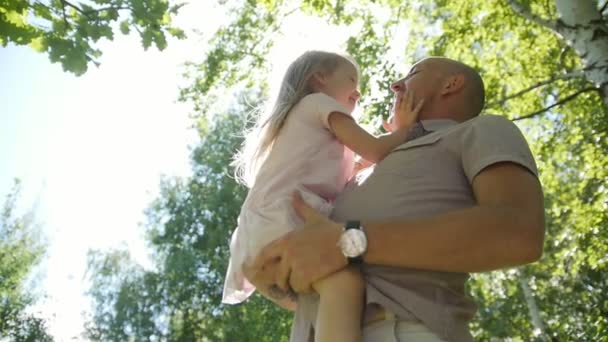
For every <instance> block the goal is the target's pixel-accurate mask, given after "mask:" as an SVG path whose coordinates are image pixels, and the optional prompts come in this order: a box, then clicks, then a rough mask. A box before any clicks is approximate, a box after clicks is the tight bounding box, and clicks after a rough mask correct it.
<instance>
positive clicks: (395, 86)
mask: <svg viewBox="0 0 608 342" xmlns="http://www.w3.org/2000/svg"><path fill="white" fill-rule="evenodd" d="M404 89H405V84H404V83H403V80H399V81H397V82H394V83H393V84H391V90H392V91H393V92H395V93H398V92H400V91H403V90H404Z"/></svg>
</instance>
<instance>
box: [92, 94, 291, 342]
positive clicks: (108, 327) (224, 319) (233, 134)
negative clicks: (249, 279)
mask: <svg viewBox="0 0 608 342" xmlns="http://www.w3.org/2000/svg"><path fill="white" fill-rule="evenodd" d="M247 110H248V109H247V107H246V106H244V105H239V106H236V107H235V108H233V109H231V110H230V111H229V112H228V113H216V114H215V115H214V116H213V119H211V120H210V121H208V123H207V121H206V120H205V121H202V122H200V124H199V129H200V132H201V137H202V141H201V142H200V144H199V145H198V146H197V147H196V148H195V149H194V150H193V151H192V171H193V175H192V177H189V178H186V179H180V178H165V179H163V180H162V182H161V189H160V196H159V197H158V199H156V200H155V201H154V203H153V204H152V205H151V206H150V208H149V209H148V210H147V217H148V222H147V226H146V227H147V228H146V229H147V242H148V244H149V247H150V250H151V251H152V253H153V260H154V262H155V269H154V270H144V269H142V268H141V267H139V266H137V265H135V264H134V263H133V262H132V261H130V259H129V256H128V253H125V252H121V251H114V252H111V253H101V252H92V253H91V254H90V256H89V274H90V277H91V282H92V283H91V290H90V295H91V297H92V298H93V303H94V311H93V314H92V317H91V320H90V322H89V324H88V326H87V329H86V330H87V337H88V338H90V339H91V340H94V341H124V340H128V339H129V338H134V339H135V340H168V341H268V342H271V341H272V342H274V341H285V340H286V339H287V336H288V329H289V326H290V316H289V314H287V312H286V311H284V310H282V309H279V308H277V307H275V306H274V305H273V304H270V302H268V301H266V300H265V299H262V298H261V297H259V296H258V295H254V297H253V298H251V299H249V300H248V301H247V304H246V305H235V306H232V305H222V304H221V303H220V300H221V294H222V284H223V279H224V274H225V272H226V268H227V256H228V244H229V239H230V232H231V231H232V230H233V229H234V227H235V226H236V217H237V215H238V213H239V210H240V205H241V203H242V202H243V200H244V195H245V191H244V188H243V187H242V186H240V185H238V184H237V183H236V182H235V180H234V179H233V178H232V177H231V173H232V170H231V169H230V167H229V163H230V160H231V158H232V156H233V154H234V151H235V149H236V148H237V146H238V145H239V144H240V142H241V138H240V137H239V132H241V131H242V129H243V120H242V118H243V115H242V114H241V113H243V112H245V111H247ZM268 327H272V329H268Z"/></svg>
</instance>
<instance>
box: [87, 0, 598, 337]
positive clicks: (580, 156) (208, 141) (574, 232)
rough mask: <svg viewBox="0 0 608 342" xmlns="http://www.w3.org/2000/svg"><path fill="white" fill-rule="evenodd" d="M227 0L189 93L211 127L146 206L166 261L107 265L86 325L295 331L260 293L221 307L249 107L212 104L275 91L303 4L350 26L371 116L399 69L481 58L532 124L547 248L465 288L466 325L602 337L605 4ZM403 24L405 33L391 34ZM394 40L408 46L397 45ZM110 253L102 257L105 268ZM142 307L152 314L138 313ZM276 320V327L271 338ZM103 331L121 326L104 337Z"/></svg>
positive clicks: (493, 92) (504, 333) (238, 332)
mask: <svg viewBox="0 0 608 342" xmlns="http://www.w3.org/2000/svg"><path fill="white" fill-rule="evenodd" d="M220 3H221V4H222V5H223V6H225V7H226V8H227V10H228V11H229V13H230V14H229V15H230V19H231V20H229V21H227V22H226V24H225V25H224V26H223V27H222V28H220V29H219V30H218V31H217V32H216V34H215V35H214V36H213V37H211V39H210V40H209V49H208V53H207V54H206V55H205V56H204V58H203V60H202V61H199V62H190V63H189V69H188V71H187V73H186V78H187V79H189V80H190V83H189V85H188V86H186V87H184V88H183V89H182V90H181V99H182V100H183V101H187V102H189V103H191V104H192V105H193V107H194V109H195V115H194V119H195V120H196V122H195V124H196V125H197V127H198V128H199V130H200V132H201V136H202V142H201V144H200V145H199V146H198V147H197V148H196V149H195V150H194V151H193V154H192V161H193V172H194V175H193V176H192V178H188V179H165V180H164V181H163V184H162V185H161V190H162V192H161V193H162V194H161V196H160V197H159V199H158V200H157V201H156V202H155V203H154V205H153V206H152V208H151V209H150V210H149V212H148V217H149V226H148V231H149V237H148V241H149V243H150V246H151V248H152V250H153V251H154V255H155V260H156V261H157V263H158V265H157V268H158V269H157V270H156V271H154V273H150V271H144V270H139V271H137V269H136V268H135V271H128V270H131V269H130V268H127V271H125V270H124V269H120V267H127V266H124V265H122V264H120V263H119V265H122V266H120V267H118V266H116V267H114V269H115V270H116V271H108V272H106V273H104V272H98V273H94V274H93V275H92V276H93V277H96V276H99V277H100V278H99V279H98V280H99V281H100V282H97V283H94V284H97V285H99V286H97V287H95V286H94V288H96V289H97V290H99V292H98V294H95V293H94V298H95V301H96V310H98V311H96V313H95V315H94V317H93V318H94V319H93V323H92V324H93V326H94V327H96V328H97V329H100V330H98V331H100V334H99V335H98V336H101V337H99V339H101V338H102V337H104V336H105V337H106V338H107V339H110V340H112V338H108V336H120V337H124V336H136V335H135V334H134V331H142V330H137V329H142V327H152V326H154V327H156V328H154V329H156V330H155V331H157V332H156V333H155V334H156V335H155V336H163V338H166V339H170V340H171V339H180V338H182V339H187V338H194V339H196V338H202V339H203V340H204V339H209V340H214V341H215V340H223V341H232V340H264V339H265V338H266V339H270V340H272V339H273V338H274V339H275V340H280V339H284V338H285V337H286V333H287V324H288V318H287V317H286V316H282V315H281V313H280V312H278V311H273V310H276V309H275V308H272V306H269V305H268V303H265V302H261V301H259V302H258V301H257V300H259V298H255V299H254V301H252V302H251V303H250V304H247V305H245V306H237V307H225V306H222V305H220V303H219V297H220V289H221V280H222V277H223V274H224V273H223V272H224V271H225V267H226V258H227V253H226V252H227V251H226V246H227V231H226V230H227V227H233V226H234V224H235V222H234V220H235V218H236V216H237V210H238V207H239V205H240V203H241V202H242V200H243V189H242V188H240V187H238V186H237V185H236V183H234V181H233V180H232V179H231V178H229V176H228V175H229V174H230V173H231V171H230V169H229V167H228V164H229V160H230V156H231V155H232V153H233V152H234V151H235V150H236V146H237V145H238V142H239V141H240V140H239V139H238V138H237V137H235V136H234V132H238V131H239V130H241V129H242V124H240V122H242V120H243V118H245V117H246V115H245V114H244V113H246V112H247V111H246V110H245V109H243V107H242V105H240V107H239V106H237V109H238V110H233V111H231V112H230V115H228V114H225V115H222V114H218V113H217V111H216V110H214V106H215V104H216V103H217V101H216V100H217V99H220V98H224V97H225V96H227V95H226V94H237V93H239V91H242V90H243V89H247V90H248V91H251V92H253V93H254V94H259V95H257V96H254V98H256V100H263V99H264V98H265V97H266V96H267V89H268V84H267V80H265V79H264V78H263V77H264V75H267V74H268V71H269V70H270V64H271V62H272V61H269V60H268V56H269V55H270V53H269V52H270V51H271V50H272V48H273V44H274V42H275V40H276V39H277V37H278V36H279V35H280V34H281V32H282V28H283V27H284V25H285V23H286V22H288V21H289V19H290V17H291V16H293V15H295V14H298V15H301V14H302V13H304V14H306V15H308V16H310V17H320V18H323V19H325V20H327V21H328V22H330V23H331V24H332V25H335V26H346V27H349V28H350V32H351V35H350V37H346V38H345V40H344V45H343V47H344V49H345V50H346V51H347V52H348V53H350V54H351V55H353V56H354V58H355V59H356V60H357V62H358V63H359V64H360V66H361V70H362V75H363V77H362V84H361V91H362V93H363V101H362V107H364V108H365V109H366V114H367V116H366V117H364V121H369V122H374V121H375V120H377V119H378V118H381V117H384V116H386V115H387V113H386V110H385V108H386V105H387V103H389V101H390V94H389V92H388V91H385V89H386V85H387V84H390V81H391V80H393V79H395V78H397V77H398V76H399V75H398V73H397V72H396V71H395V70H398V69H399V68H398V66H400V65H403V64H411V63H413V62H415V61H416V60H418V59H420V58H421V57H423V56H427V55H443V56H447V57H451V58H454V59H458V60H461V61H463V62H465V63H468V64H470V65H472V66H474V67H476V68H477V69H479V70H480V72H481V74H482V77H483V78H484V80H485V83H486V90H487V105H486V108H485V112H486V113H493V114H497V115H502V116H505V117H507V118H509V119H511V120H514V121H515V122H516V123H517V124H518V125H519V126H520V128H521V129H522V131H523V132H524V134H525V135H526V136H527V138H528V141H529V142H530V144H531V148H532V150H533V152H534V154H535V155H536V158H537V163H538V166H539V169H540V175H541V176H540V177H541V181H542V183H543V186H544V190H545V197H546V203H545V207H546V212H547V238H546V243H545V255H544V257H543V259H542V260H541V261H540V262H537V263H535V264H532V265H529V266H526V267H521V268H517V269H509V270H504V271H496V272H490V273H482V274H477V275H475V276H474V279H473V280H472V281H471V282H470V283H469V289H470V293H471V294H472V295H473V296H474V298H475V299H476V301H477V302H478V303H479V306H480V310H479V313H478V315H477V318H476V320H475V321H474V322H473V325H472V329H473V333H474V335H475V337H476V339H477V340H480V341H488V340H490V339H492V338H499V339H509V338H511V339H519V340H524V341H534V340H541V341H542V340H558V341H561V340H601V339H602V338H604V336H607V335H608V304H607V303H608V280H607V279H606V277H605V276H604V275H605V274H606V273H607V268H608V258H607V257H606V256H607V255H608V243H607V242H606V241H608V229H607V228H608V210H607V208H608V188H607V187H606V182H605V181H606V179H608V153H607V152H608V139H606V137H607V135H608V120H607V119H608V117H607V116H608V109H607V103H606V85H607V84H608V83H606V79H605V77H606V75H607V74H608V72H607V67H608V54H606V52H605V51H606V50H605V44H606V39H607V38H606V37H607V36H606V32H608V31H607V30H606V25H607V24H606V21H607V18H606V17H607V14H608V12H607V11H606V8H607V6H608V5H606V1H605V0H601V1H593V0H578V1H576V0H555V1H549V0H543V1H540V0H537V1H531V0H509V1H498V0H470V1H467V2H462V1H460V2H456V1H447V0H419V1H411V2H407V1H396V0H375V1H369V0H358V1H355V0H352V1H346V0H334V1H332V0H303V1H301V2H298V3H294V2H292V1H285V0H259V1H255V0H242V1H231V2H225V1H220ZM378 13H380V14H384V15H377V14H378ZM403 30H407V33H408V40H407V42H404V41H395V39H394V38H395V37H396V35H397V33H399V32H401V31H403ZM395 51H396V52H398V54H397V55H399V57H393V56H394V55H395V54H394V53H389V52H395ZM252 70H255V71H256V72H252ZM252 102H254V103H257V101H252ZM207 124H209V125H210V126H209V127H210V128H208V126H207ZM228 229H230V228H228ZM123 259H124V258H123ZM101 260H104V259H103V258H102V259H97V261H96V262H93V264H94V265H102V264H101ZM127 265H128V264H127ZM93 270H95V268H93ZM97 270H99V268H97ZM129 272H130V273H131V274H130V275H129V277H127V273H129ZM146 275H148V278H146ZM113 277H114V278H113ZM121 277H122V278H121ZM112 279H116V282H115V283H113V282H110V280H112ZM121 279H123V280H121ZM104 282H105V283H104ZM121 284H122V285H121ZM125 284H126V285H125ZM124 286H126V287H124ZM129 298H130V299H129ZM127 299H128V300H127ZM154 305H157V306H154ZM149 312H152V313H149ZM274 315H277V316H274ZM201 316H203V318H201ZM271 317H272V318H273V319H275V318H276V322H280V323H274V322H273V321H272V320H270V318H271ZM277 317H279V318H277ZM144 319H145V320H146V322H148V323H145V324H143V323H141V322H140V321H138V320H144ZM267 322H273V323H270V324H271V325H272V326H273V327H278V330H272V331H267V332H266V333H267V334H264V333H265V332H264V331H262V330H261V329H264V328H265V327H266V326H267ZM245 327H246V328H251V329H252V332H250V331H248V330H246V328H245ZM104 329H105V330H104ZM108 329H119V330H120V331H122V332H121V333H123V334H126V335H109V330H108ZM150 329H152V328H150ZM119 330H116V331H119ZM149 331H151V330H149ZM248 333H250V335H247V336H245V335H242V334H248ZM104 334H106V335H104ZM146 334H148V335H144V336H152V335H150V334H151V333H150V334H149V333H146ZM159 334H162V335H159ZM270 334H276V335H270ZM138 337H139V336H138ZM142 339H143V338H142Z"/></svg>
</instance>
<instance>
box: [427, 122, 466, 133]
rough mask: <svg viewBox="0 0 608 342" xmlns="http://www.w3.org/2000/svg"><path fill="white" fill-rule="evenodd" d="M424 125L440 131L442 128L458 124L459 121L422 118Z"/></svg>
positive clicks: (430, 129) (429, 129) (429, 128)
mask: <svg viewBox="0 0 608 342" xmlns="http://www.w3.org/2000/svg"><path fill="white" fill-rule="evenodd" d="M420 123H422V126H423V127H424V129H425V130H427V131H431V132H434V131H440V130H442V129H446V128H449V127H452V126H455V125H458V121H455V120H450V119H431V120H421V121H420Z"/></svg>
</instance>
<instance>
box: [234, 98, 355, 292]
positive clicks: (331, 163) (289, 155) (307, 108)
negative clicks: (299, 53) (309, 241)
mask: <svg viewBox="0 0 608 342" xmlns="http://www.w3.org/2000/svg"><path fill="white" fill-rule="evenodd" d="M332 112H341V113H344V114H350V111H349V110H347V109H346V108H345V107H344V106H343V105H342V104H340V103H338V102H337V101H336V100H335V99H333V98H331V97H329V96H327V95H325V94H323V93H314V94H310V95H307V96H306V97H304V98H303V99H302V100H301V101H300V102H298V103H297V104H296V105H295V106H294V108H293V109H292V110H291V112H290V113H289V115H288V116H287V120H286V121H285V125H284V126H283V128H282V129H281V131H280V133H279V136H278V137H277V140H276V141H275V143H274V146H273V147H272V151H271V152H270V154H269V156H268V158H267V159H266V161H265V162H264V164H263V165H262V167H261V169H260V171H259V173H258V175H257V177H256V180H255V184H254V185H253V187H252V188H251V189H250V191H249V193H248V195H247V198H246V199H245V203H244V204H243V207H242V208H241V213H240V215H239V217H238V227H237V228H236V229H235V230H234V233H233V234H232V240H231V243H230V263H229V265H228V271H227V274H226V280H225V282H224V294H223V298H222V302H224V303H228V304H235V303H240V302H242V301H244V300H245V299H247V298H248V297H249V296H250V295H251V294H252V293H253V291H254V290H255V287H254V286H253V285H252V284H251V283H249V281H247V279H246V278H245V277H244V275H243V273H242V271H241V265H242V264H243V262H245V261H246V260H247V261H252V260H253V258H255V256H256V255H257V253H258V252H259V251H260V250H261V249H262V248H263V247H264V246H266V245H267V244H268V243H269V242H271V241H273V240H275V239H276V238H278V237H280V236H282V235H284V234H285V233H287V232H289V231H290V230H292V229H294V228H296V227H297V226H298V225H300V224H301V221H300V220H299V218H298V217H297V215H296V213H295V211H294V210H293V208H292V206H291V198H292V194H293V192H294V191H295V190H300V192H301V193H302V197H303V198H304V200H305V201H306V202H307V203H308V204H309V205H311V206H312V207H313V208H315V209H317V210H319V211H320V212H322V213H324V214H325V215H329V214H330V213H331V210H332V202H333V200H334V198H335V197H336V196H337V195H338V193H340V192H341V191H342V189H343V188H344V186H345V184H346V182H347V181H348V180H349V178H350V177H351V175H352V173H353V168H354V158H353V152H352V151H351V150H350V149H348V148H347V147H345V146H344V145H342V144H341V143H340V142H339V141H338V140H337V139H336V137H335V135H334V134H333V133H332V132H331V129H330V126H329V123H328V117H329V114H330V113H332Z"/></svg>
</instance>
